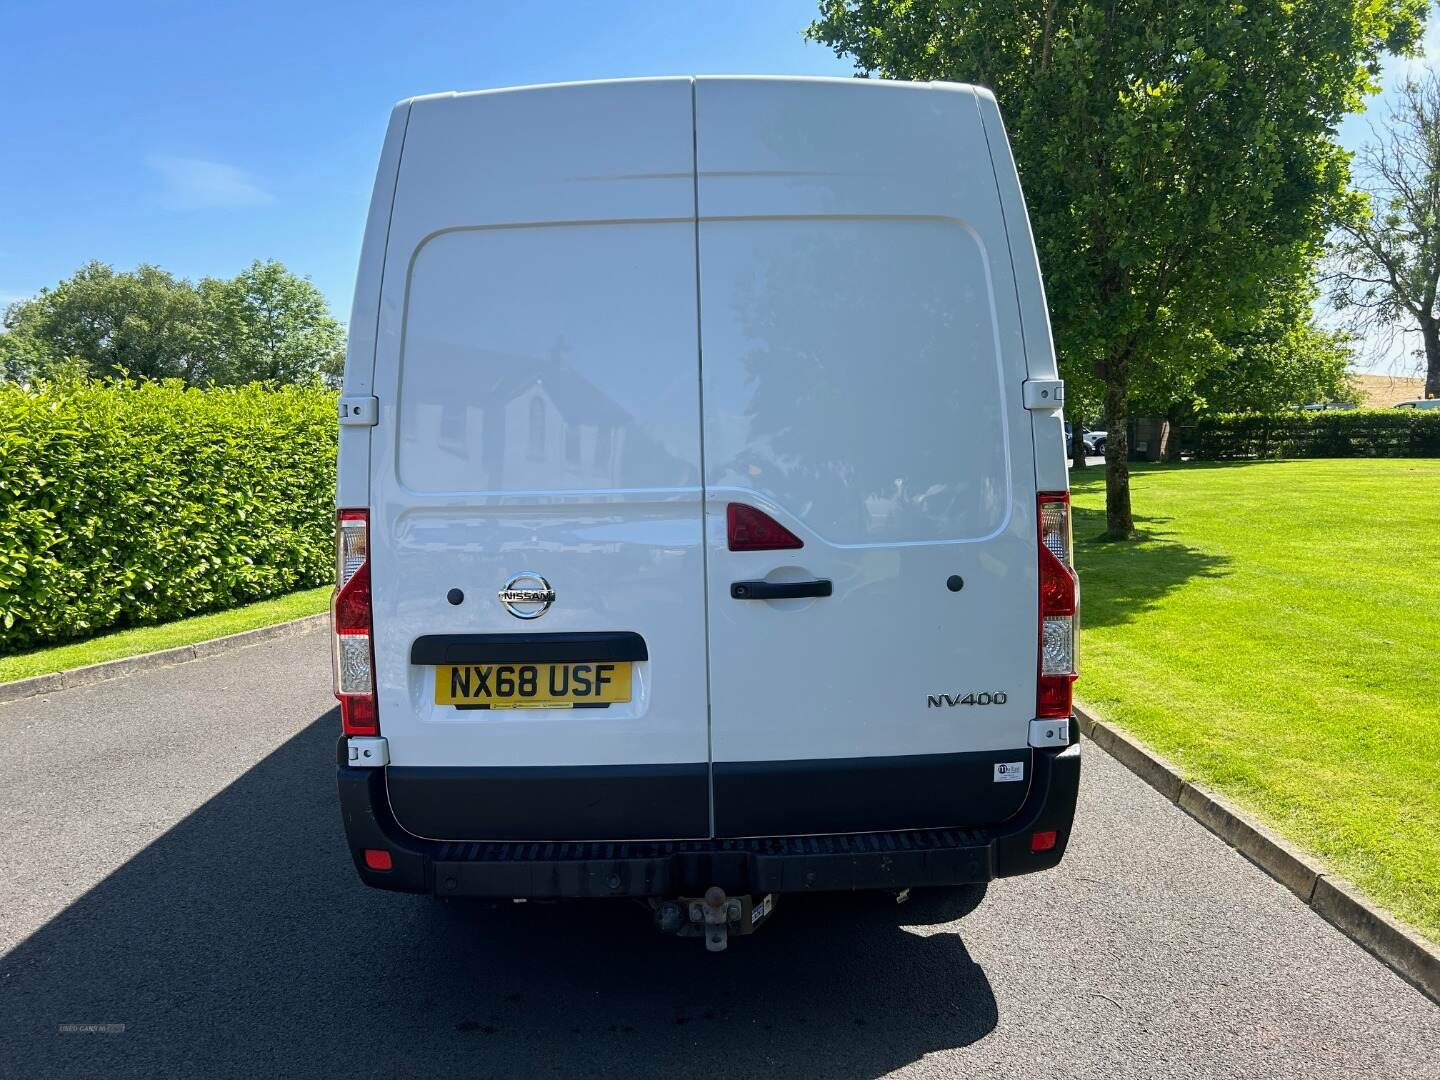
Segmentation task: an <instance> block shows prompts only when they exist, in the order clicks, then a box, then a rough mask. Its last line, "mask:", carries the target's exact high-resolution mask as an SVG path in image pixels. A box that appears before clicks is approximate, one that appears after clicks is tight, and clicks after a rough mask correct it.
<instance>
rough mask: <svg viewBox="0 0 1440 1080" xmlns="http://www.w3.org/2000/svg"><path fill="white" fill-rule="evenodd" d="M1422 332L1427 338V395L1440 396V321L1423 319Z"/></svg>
mask: <svg viewBox="0 0 1440 1080" xmlns="http://www.w3.org/2000/svg"><path fill="white" fill-rule="evenodd" d="M1420 333H1421V336H1422V337H1424V339H1425V396H1426V397H1427V398H1429V397H1440V322H1437V321H1436V320H1434V319H1425V320H1423V321H1422V322H1421V323H1420Z"/></svg>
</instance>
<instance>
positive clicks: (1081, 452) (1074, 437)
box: [1070, 420, 1089, 469]
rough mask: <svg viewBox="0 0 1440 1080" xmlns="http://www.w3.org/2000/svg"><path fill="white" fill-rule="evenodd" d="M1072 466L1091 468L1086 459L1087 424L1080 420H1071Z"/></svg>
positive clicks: (1075, 467)
mask: <svg viewBox="0 0 1440 1080" xmlns="http://www.w3.org/2000/svg"><path fill="white" fill-rule="evenodd" d="M1070 468H1072V469H1085V468H1089V466H1088V464H1087V463H1086V461H1085V425H1084V424H1082V423H1080V421H1079V420H1072V421H1070Z"/></svg>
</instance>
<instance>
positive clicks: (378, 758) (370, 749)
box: [350, 735, 390, 768]
mask: <svg viewBox="0 0 1440 1080" xmlns="http://www.w3.org/2000/svg"><path fill="white" fill-rule="evenodd" d="M350 764H351V765H355V766H359V767H361V768H374V767H376V766H379V765H389V764H390V744H389V743H388V742H386V741H385V740H384V739H383V738H377V737H376V736H373V735H352V736H351V737H350Z"/></svg>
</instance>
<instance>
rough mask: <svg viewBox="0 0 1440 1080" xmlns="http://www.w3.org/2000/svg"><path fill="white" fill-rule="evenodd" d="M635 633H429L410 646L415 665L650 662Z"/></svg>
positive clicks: (648, 651) (647, 653)
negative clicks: (605, 661)
mask: <svg viewBox="0 0 1440 1080" xmlns="http://www.w3.org/2000/svg"><path fill="white" fill-rule="evenodd" d="M649 659H650V650H649V649H648V648H646V646H645V639H644V638H643V637H641V636H640V635H639V634H637V633H635V632H634V631H633V630H613V631H599V632H584V633H579V632H577V633H568V634H427V635H425V636H424V637H418V638H416V639H415V643H414V644H413V645H411V646H410V662H411V663H412V664H563V663H569V662H571V661H576V662H581V661H586V660H591V661H604V660H649Z"/></svg>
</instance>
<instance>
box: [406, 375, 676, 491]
mask: <svg viewBox="0 0 1440 1080" xmlns="http://www.w3.org/2000/svg"><path fill="white" fill-rule="evenodd" d="M564 354H565V350H564V349H557V350H555V352H554V353H553V354H552V356H551V358H550V359H549V360H548V361H542V362H537V361H535V360H534V359H533V358H530V357H525V356H518V355H508V354H504V353H497V352H494V351H491V350H486V349H471V348H459V347H457V348H456V349H455V356H454V359H453V363H454V365H455V367H453V368H451V370H452V371H453V370H466V369H468V371H469V372H470V373H471V374H470V375H469V377H467V378H465V379H464V380H463V381H464V386H463V388H462V387H460V386H458V385H457V386H456V387H455V391H456V392H455V393H454V394H453V396H449V397H446V395H443V394H440V395H435V394H430V395H426V398H427V400H425V401H421V402H415V403H410V404H406V403H402V409H403V410H404V414H405V418H404V421H403V424H402V428H403V429H404V430H405V431H407V432H408V435H407V441H410V442H415V441H416V440H422V441H424V442H425V443H427V444H429V445H433V446H435V447H437V448H438V449H439V450H441V451H443V452H444V454H443V456H444V457H453V458H454V461H455V463H456V466H457V468H459V467H463V466H466V465H470V464H471V463H474V462H479V463H480V465H481V469H482V475H481V476H479V477H475V476H474V475H473V473H470V472H469V471H468V470H467V474H466V477H465V478H464V479H463V482H460V483H457V484H456V485H455V488H456V489H457V490H463V489H465V488H466V487H469V486H473V485H474V484H475V483H476V482H477V481H478V482H479V483H480V484H481V485H482V486H483V487H486V488H489V489H492V490H500V489H510V490H527V489H529V490H542V489H543V490H552V491H553V490H565V489H568V488H574V489H590V488H595V487H634V486H637V483H643V484H645V485H652V484H653V485H673V484H686V483H690V484H693V483H696V482H697V478H696V477H695V476H694V475H693V474H691V473H690V471H689V470H687V468H686V466H685V464H684V462H682V461H680V460H679V459H677V458H676V457H674V456H673V455H672V454H670V453H669V452H668V451H667V450H666V449H665V448H664V447H663V446H661V445H659V444H658V443H657V442H656V440H655V439H653V438H652V437H650V436H649V435H648V434H646V433H645V432H643V431H641V430H639V429H638V427H637V425H636V423H635V420H634V418H633V417H632V416H631V415H630V414H629V413H628V412H626V411H625V409H623V408H621V406H620V405H619V403H618V402H616V401H615V399H614V398H612V397H611V396H609V395H608V394H606V393H605V392H604V391H602V390H601V389H599V387H597V386H595V385H594V383H592V382H590V380H588V379H586V378H585V377H584V376H583V375H581V374H580V373H579V372H577V371H576V370H574V368H573V367H571V366H570V364H569V362H568V361H567V360H566V359H565V355H564ZM440 479H441V478H439V477H428V478H427V479H426V482H425V483H424V485H423V486H425V487H427V488H430V489H432V490H434V489H440V488H446V487H449V486H451V485H448V484H445V483H437V481H438V480H440ZM456 479H457V480H459V479H460V478H459V477H457V478H456Z"/></svg>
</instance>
